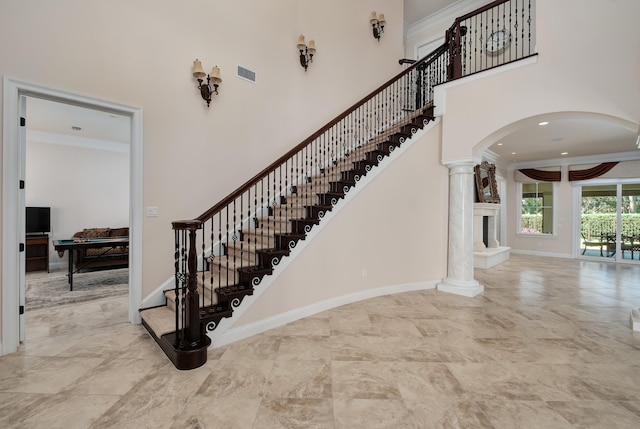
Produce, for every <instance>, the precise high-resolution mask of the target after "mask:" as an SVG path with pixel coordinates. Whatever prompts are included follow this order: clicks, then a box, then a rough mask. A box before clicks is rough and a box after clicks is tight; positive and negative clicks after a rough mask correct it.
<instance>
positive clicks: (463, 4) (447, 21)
mask: <svg viewBox="0 0 640 429" xmlns="http://www.w3.org/2000/svg"><path fill="white" fill-rule="evenodd" d="M486 3H487V2H486V0H458V1H457V2H455V3H452V4H450V5H449V6H447V7H445V8H442V9H440V10H439V11H437V12H435V13H433V14H431V15H429V16H425V17H424V18H422V19H421V20H420V21H418V22H416V23H415V24H413V25H411V26H407V25H405V27H404V28H405V37H406V38H410V37H413V36H415V35H416V34H419V33H422V32H426V31H430V30H436V31H438V30H441V29H442V28H445V29H446V28H449V27H450V26H451V24H453V21H455V19H456V18H457V17H459V16H462V15H464V14H466V13H468V12H471V11H473V10H476V9H478V8H480V7H482V6H484V5H485V4H486Z"/></svg>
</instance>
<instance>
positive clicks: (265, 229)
mask: <svg viewBox="0 0 640 429" xmlns="http://www.w3.org/2000/svg"><path fill="white" fill-rule="evenodd" d="M433 119H434V116H433V106H432V105H431V104H429V105H427V106H424V107H423V108H422V109H419V110H417V111H415V112H412V113H411V114H410V115H408V116H407V117H405V118H404V119H403V120H402V122H401V123H398V124H396V125H395V126H393V127H391V128H390V129H388V130H386V131H385V132H384V133H383V134H381V135H379V136H376V137H375V138H372V139H371V140H370V141H368V142H367V143H365V144H363V145H362V146H361V147H358V148H356V150H355V151H354V152H353V153H352V154H347V155H346V156H345V158H344V159H343V160H342V161H341V162H338V161H335V162H333V163H332V165H330V166H328V167H327V168H323V169H321V170H320V171H318V173H317V174H316V175H314V176H309V177H307V178H306V179H305V180H304V182H303V183H300V184H297V185H295V186H292V187H290V189H289V192H287V193H286V194H284V195H281V196H280V198H279V201H278V204H277V205H275V206H270V207H269V209H268V210H261V211H260V214H259V215H256V216H254V217H253V218H252V220H251V222H248V223H245V228H243V229H239V230H237V232H236V233H235V234H236V236H235V237H231V240H229V241H225V242H222V243H221V252H220V254H219V255H215V254H209V256H208V257H207V258H206V259H204V260H203V261H202V263H201V267H200V269H198V270H197V272H198V274H199V275H198V277H197V279H196V282H197V290H198V291H202V294H201V296H199V298H200V299H199V300H198V302H199V305H198V308H199V324H201V325H202V326H203V327H204V329H206V331H208V332H210V331H212V330H214V329H215V328H216V327H217V325H218V324H219V322H220V320H222V319H223V318H226V317H232V315H233V310H234V309H236V308H238V306H239V305H240V304H241V303H242V300H243V298H244V297H245V296H247V295H253V292H254V288H255V287H259V284H260V282H261V281H262V278H263V277H264V276H268V275H271V274H272V273H273V270H274V268H275V267H276V266H277V265H278V264H279V263H280V261H281V260H282V258H284V257H287V256H289V255H290V254H291V252H292V251H294V249H295V247H296V244H297V243H298V242H299V241H300V240H304V239H305V238H306V236H307V234H308V233H309V232H310V231H311V229H312V228H313V227H314V226H315V225H318V224H320V222H321V221H322V218H323V217H324V216H325V214H326V213H327V212H329V211H331V210H332V209H333V207H334V206H335V205H336V204H337V203H338V201H339V200H341V199H343V198H344V197H345V196H346V195H347V193H348V192H349V190H350V189H351V188H353V187H355V186H357V183H358V181H360V180H361V179H362V178H363V177H364V176H366V175H367V173H368V172H370V171H371V170H372V169H373V168H374V167H376V166H378V164H380V163H382V162H384V160H385V158H387V157H389V156H391V155H392V153H393V151H394V150H395V149H396V148H398V147H400V145H402V144H403V143H405V142H406V141H407V140H408V139H410V138H411V137H412V136H413V135H414V134H415V133H416V132H417V131H418V130H420V129H422V128H423V127H424V126H425V125H427V124H428V123H429V122H430V121H432V120H433ZM327 178H330V180H327ZM310 195H315V199H314V198H309V196H310ZM213 283H215V286H214V287H210V286H211V285H212V284H213ZM164 295H165V298H166V305H164V306H161V307H154V308H149V309H144V310H142V311H141V312H140V315H141V318H142V323H143V325H144V326H145V328H146V329H147V330H148V331H149V332H150V333H151V335H152V336H153V338H154V339H155V340H156V341H157V342H158V344H159V345H160V346H161V347H162V348H163V350H164V351H165V353H167V355H168V356H169V357H170V358H171V360H172V361H173V362H174V364H175V365H176V367H177V368H178V369H191V368H193V367H197V366H200V365H201V364H202V363H204V362H202V363H200V364H198V363H199V362H200V361H201V360H202V359H203V355H204V357H205V358H206V348H207V347H208V346H209V345H210V341H208V337H207V339H204V338H203V340H204V344H206V347H202V346H199V347H196V348H195V349H194V350H190V351H189V352H188V353H186V355H183V354H181V353H176V352H174V347H173V344H174V343H175V342H176V336H175V331H176V330H175V318H176V314H178V313H179V311H176V310H179V308H178V306H179V305H181V304H180V302H181V300H180V295H181V293H180V292H178V293H176V290H175V289H171V290H167V291H165V292H164Z"/></svg>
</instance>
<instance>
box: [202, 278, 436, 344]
mask: <svg viewBox="0 0 640 429" xmlns="http://www.w3.org/2000/svg"><path fill="white" fill-rule="evenodd" d="M436 283H437V281H436V280H434V281H428V282H419V283H407V284H402V285H393V286H384V287H380V288H376V289H367V290H363V291H360V292H354V293H351V294H348V295H343V296H338V297H335V298H330V299H326V300H324V301H320V302H316V303H313V304H310V305H307V306H305V307H300V308H296V309H294V310H291V311H287V312H285V313H281V314H278V315H275V316H271V317H268V318H266V319H263V320H260V321H258V322H254V323H250V324H248V325H245V326H240V327H238V328H235V329H229V330H227V331H226V332H225V333H224V334H223V335H221V336H219V337H218V338H212V340H215V342H212V345H211V346H212V347H220V346H224V345H227V344H231V343H234V342H236V341H240V340H243V339H245V338H249V337H252V336H254V335H257V334H261V333H263V332H266V331H268V330H270V329H274V328H278V327H280V326H283V325H286V324H287V323H291V322H295V321H296V320H300V319H303V318H305V317H309V316H313V315H314V314H317V313H320V312H322V311H326V310H331V309H332V308H336V307H340V306H342V305H346V304H351V303H354V302H358V301H362V300H365V299H369V298H375V297H378V296H383V295H390V294H396V293H402V292H411V291H416V290H427V289H435V288H436ZM214 332H215V331H214Z"/></svg>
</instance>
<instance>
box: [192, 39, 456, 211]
mask: <svg viewBox="0 0 640 429" xmlns="http://www.w3.org/2000/svg"><path fill="white" fill-rule="evenodd" d="M447 49H448V42H446V41H445V43H443V44H442V45H441V46H440V47H438V48H437V49H436V50H435V51H433V52H432V53H431V54H430V55H428V56H426V57H424V58H423V59H421V60H419V61H416V62H415V64H413V65H412V66H411V67H408V68H407V69H405V70H403V71H402V72H401V73H398V74H397V75H396V76H394V77H393V78H391V79H389V80H388V81H387V82H385V83H384V84H382V85H381V86H380V87H378V88H377V89H375V90H374V91H372V92H370V93H369V94H368V95H366V96H365V97H364V98H363V99H361V100H360V101H358V102H357V103H355V104H354V105H353V106H351V107H349V108H348V109H347V110H345V111H344V112H342V113H341V114H340V115H338V116H336V117H335V118H334V119H333V120H332V121H330V122H329V123H328V124H327V125H325V126H324V127H322V128H320V129H319V130H318V131H316V132H315V133H313V134H312V135H311V136H309V137H308V138H307V139H305V140H304V141H302V143H300V144H298V145H297V146H296V147H294V148H293V149H291V150H290V151H288V152H287V153H285V154H284V155H282V156H281V157H280V158H278V159H276V160H275V161H274V162H272V163H271V164H270V165H269V166H268V167H266V168H265V169H263V170H262V171H260V172H259V173H258V174H256V175H255V176H253V177H252V178H251V179H249V180H248V181H247V182H245V184H244V185H242V186H240V187H239V188H238V189H236V190H235V191H233V192H232V193H231V194H229V195H228V196H227V197H226V198H224V199H223V200H221V201H220V202H219V203H217V204H216V205H215V206H213V207H211V208H210V209H209V210H207V211H206V212H204V213H203V214H201V215H200V216H198V217H197V218H196V220H199V221H201V222H205V221H206V220H207V219H210V218H211V217H212V216H213V215H215V214H216V213H217V212H218V211H220V210H222V209H223V208H224V207H226V206H227V205H229V204H231V203H232V202H233V201H234V200H235V199H236V198H238V197H240V196H241V195H242V194H243V193H244V192H246V191H247V190H248V189H249V188H250V187H251V186H253V185H254V184H256V183H258V182H259V181H260V180H261V179H262V178H263V177H265V176H266V175H267V174H269V173H270V172H272V171H274V170H275V169H276V168H277V167H278V166H280V165H282V164H283V163H284V162H285V161H286V160H287V159H289V158H291V156H292V155H294V154H296V153H297V152H299V151H300V150H302V148H304V147H305V146H307V145H308V144H309V143H311V142H312V141H313V140H315V139H316V138H318V137H319V136H321V135H322V134H324V133H325V132H326V131H327V130H329V129H330V128H331V127H333V126H334V125H335V124H337V123H338V122H340V121H341V120H342V119H344V118H345V117H347V116H348V115H349V114H350V113H352V112H353V111H355V110H356V109H357V108H358V107H360V106H362V105H363V104H365V103H366V102H367V101H369V100H370V99H372V98H373V97H374V96H375V95H376V94H378V93H380V92H382V91H383V90H384V89H386V88H388V87H389V86H391V85H392V84H393V83H394V82H396V81H397V80H399V79H400V78H402V77H403V76H404V75H406V74H408V73H410V72H411V71H413V70H414V69H415V68H417V67H420V66H428V65H429V64H431V63H433V62H434V61H435V60H436V59H437V58H439V57H440V55H442V54H444V53H445V52H446V51H447Z"/></svg>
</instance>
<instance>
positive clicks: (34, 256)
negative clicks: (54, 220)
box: [24, 234, 49, 273]
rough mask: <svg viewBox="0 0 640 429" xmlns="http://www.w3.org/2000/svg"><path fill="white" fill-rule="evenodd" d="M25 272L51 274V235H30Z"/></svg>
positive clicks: (27, 244) (27, 243) (27, 239)
mask: <svg viewBox="0 0 640 429" xmlns="http://www.w3.org/2000/svg"><path fill="white" fill-rule="evenodd" d="M24 265H25V271H26V272H27V273H28V272H31V271H46V272H49V235H48V234H42V235H28V236H27V238H26V247H25V257H24Z"/></svg>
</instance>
